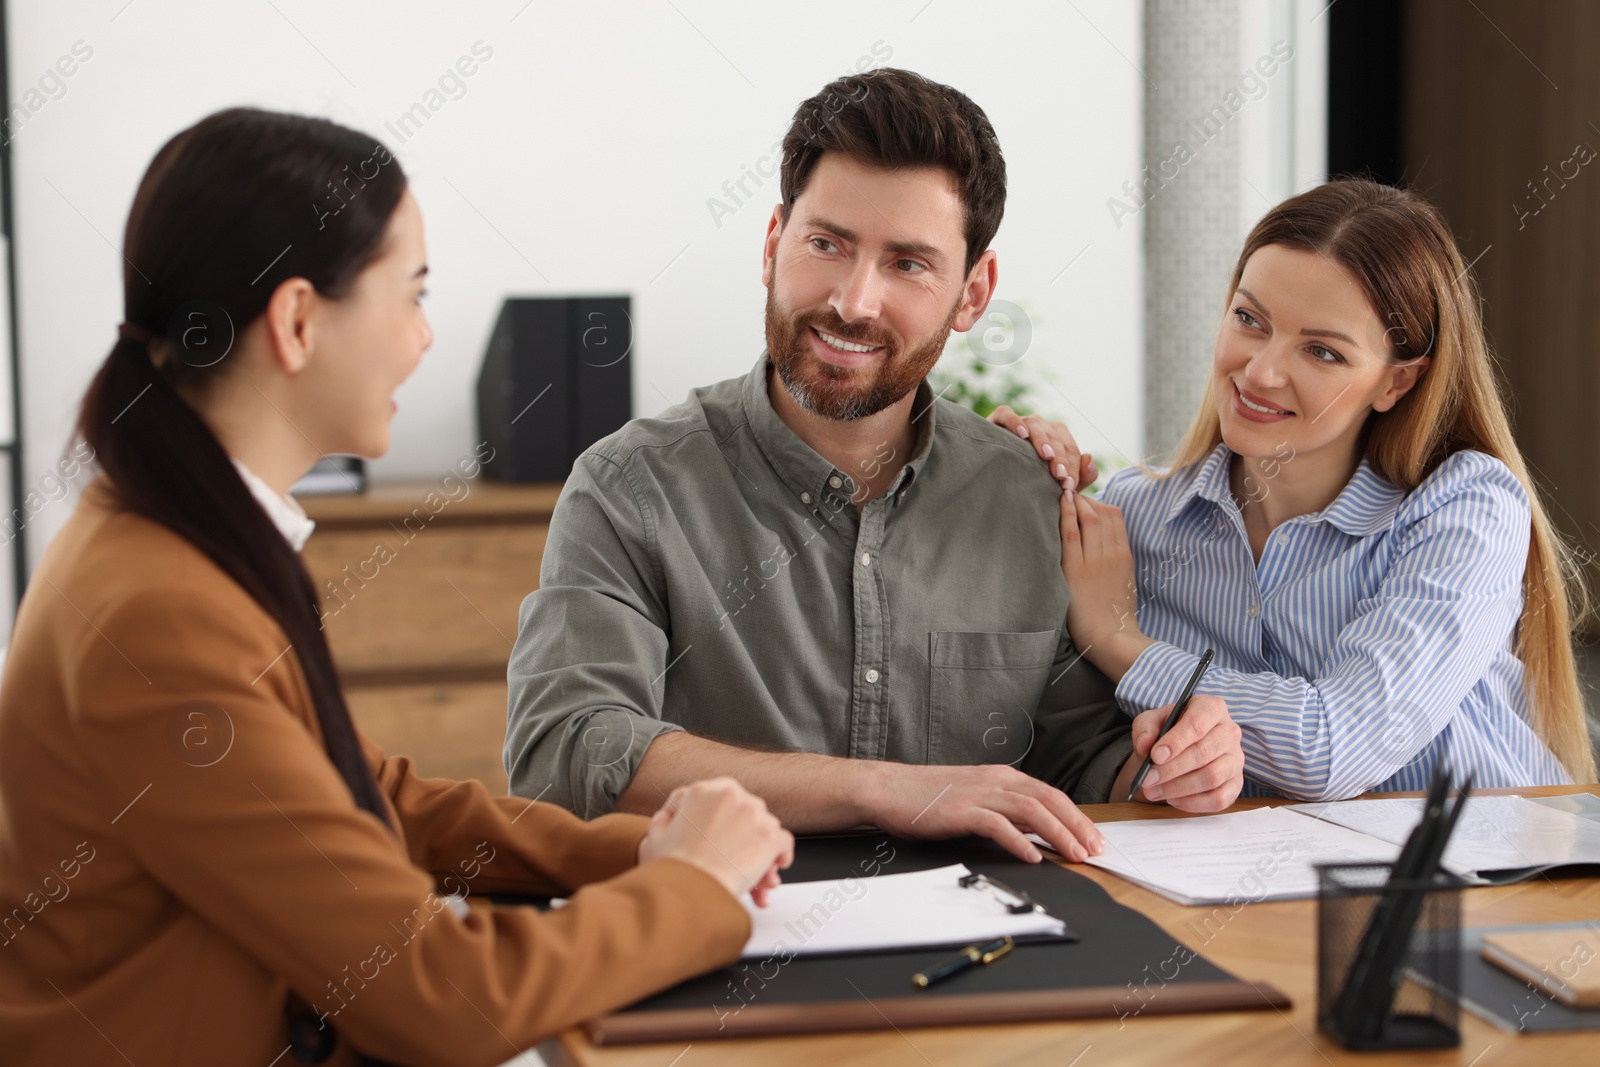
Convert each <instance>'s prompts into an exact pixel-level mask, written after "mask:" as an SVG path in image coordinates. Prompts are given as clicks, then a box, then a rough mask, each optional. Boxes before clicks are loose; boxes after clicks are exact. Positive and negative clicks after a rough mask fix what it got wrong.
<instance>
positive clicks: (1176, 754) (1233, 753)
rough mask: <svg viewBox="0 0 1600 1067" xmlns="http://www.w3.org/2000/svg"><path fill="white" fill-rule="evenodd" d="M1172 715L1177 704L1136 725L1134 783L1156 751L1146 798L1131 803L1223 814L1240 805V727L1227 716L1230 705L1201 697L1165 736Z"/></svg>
mask: <svg viewBox="0 0 1600 1067" xmlns="http://www.w3.org/2000/svg"><path fill="white" fill-rule="evenodd" d="M1171 714H1172V705H1171V704H1168V705H1166V706H1165V707H1160V708H1152V709H1150V710H1149V711H1146V712H1142V713H1141V714H1140V715H1139V716H1137V717H1136V718H1135V719H1134V720H1133V755H1131V756H1129V757H1128V764H1127V766H1126V767H1125V768H1124V773H1126V774H1127V776H1128V778H1129V780H1130V781H1131V779H1132V777H1133V773H1134V772H1135V771H1136V770H1137V768H1138V765H1139V764H1140V763H1142V762H1144V758H1145V756H1146V755H1148V754H1149V752H1150V748H1151V746H1155V750H1156V752H1155V760H1154V765H1153V766H1152V767H1151V768H1150V773H1149V774H1148V775H1146V776H1145V779H1144V785H1143V786H1142V787H1141V788H1140V790H1139V792H1140V793H1141V794H1143V795H1142V797H1136V798H1132V799H1144V800H1152V801H1162V800H1164V801H1166V802H1167V803H1168V804H1171V805H1172V806H1173V807H1175V808H1177V809H1178V810H1179V811H1188V812H1199V811H1222V810H1223V809H1224V808H1226V807H1228V806H1229V805H1231V804H1232V803H1233V802H1234V801H1235V800H1238V799H1239V793H1240V791H1241V790H1243V789H1244V748H1243V746H1242V745H1241V742H1240V738H1241V731H1240V730H1239V724H1238V723H1236V722H1234V721H1233V719H1232V718H1231V717H1230V716H1229V715H1228V705H1227V703H1226V702H1225V701H1224V700H1223V699H1222V698H1221V697H1216V696H1204V695H1201V694H1199V693H1196V694H1195V696H1194V698H1193V699H1191V700H1190V701H1189V710H1188V711H1186V712H1184V714H1183V718H1182V719H1179V720H1178V722H1177V724H1176V725H1174V726H1173V727H1172V729H1171V730H1169V731H1168V732H1167V734H1166V736H1165V737H1162V736H1160V735H1161V728H1162V727H1163V726H1165V725H1166V722H1167V718H1168V717H1169V716H1170V715H1171ZM1119 781H1120V779H1119ZM1123 788H1126V785H1123Z"/></svg>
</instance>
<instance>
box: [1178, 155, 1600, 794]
mask: <svg viewBox="0 0 1600 1067" xmlns="http://www.w3.org/2000/svg"><path fill="white" fill-rule="evenodd" d="M1266 245H1281V246H1284V247H1286V248H1292V249H1296V250H1298V251H1302V252H1309V253H1312V254H1314V255H1319V256H1324V257H1327V258H1329V259H1331V260H1333V261H1334V262H1336V263H1338V264H1340V265H1341V266H1343V267H1344V268H1345V269H1347V270H1348V271H1350V273H1352V274H1354V275H1355V277H1356V278H1357V279H1358V280H1359V281H1360V283H1361V285H1362V287H1363V288H1364V290H1365V292H1366V296H1367V299H1368V301H1370V302H1371V304H1372V306H1373V307H1374V308H1376V309H1380V314H1381V313H1383V312H1385V311H1386V312H1387V314H1386V315H1385V316H1384V317H1385V325H1386V326H1387V327H1388V331H1387V333H1386V335H1385V336H1386V339H1387V340H1388V341H1389V343H1390V345H1391V347H1392V349H1393V352H1392V356H1393V358H1394V359H1395V360H1396V361H1401V362H1403V361H1406V360H1411V359H1416V358H1417V357H1419V356H1425V355H1426V356H1431V357H1432V360H1431V362H1430V364H1429V366H1428V369H1427V373H1425V374H1423V375H1422V376H1421V378H1420V379H1419V380H1418V381H1417V384H1416V385H1415V386H1413V387H1412V389H1411V390H1410V392H1408V393H1406V395H1405V396H1404V397H1402V398H1401V399H1400V401H1399V402H1398V403H1397V404H1395V405H1394V407H1393V408H1391V409H1390V410H1388V411H1381V412H1373V413H1372V415H1370V416H1369V417H1368V420H1367V424H1366V427H1365V434H1366V457H1367V460H1368V461H1369V462H1370V463H1371V464H1372V469H1373V470H1374V471H1375V472H1377V474H1378V475H1379V476H1380V477H1382V478H1383V479H1384V480H1385V481H1388V482H1390V483H1391V484H1393V485H1395V486H1398V487H1399V488H1401V489H1403V490H1405V491H1406V492H1410V491H1411V490H1412V489H1415V488H1416V487H1417V485H1418V484H1420V483H1421V482H1422V480H1423V479H1424V478H1426V477H1427V476H1428V475H1429V474H1431V473H1432V472H1433V471H1434V469H1435V468H1437V467H1438V466H1439V464H1440V463H1442V462H1444V460H1445V459H1446V458H1447V457H1449V456H1450V455H1451V454H1452V453H1455V452H1459V451H1461V450H1463V449H1475V450H1476V451H1479V452H1484V453H1487V454H1488V455H1491V456H1493V457H1494V458H1496V459H1498V460H1499V461H1500V462H1502V463H1504V464H1505V465H1506V466H1507V467H1509V468H1511V471H1512V473H1513V474H1515V475H1516V476H1517V480H1518V481H1520V482H1521V483H1522V485H1523V487H1524V488H1525V489H1526V490H1527V493H1528V504H1529V507H1530V508H1531V510H1532V512H1533V529H1532V536H1531V538H1530V540H1529V543H1528V563H1527V566H1526V567H1525V568H1524V570H1523V574H1522V592H1523V606H1522V616H1521V618H1520V619H1519V620H1518V623H1517V640H1516V654H1517V658H1518V659H1520V660H1521V661H1522V663H1523V666H1524V679H1525V684H1526V688H1527V695H1528V708H1529V712H1530V714H1531V716H1532V720H1533V727H1534V729H1535V730H1536V731H1537V732H1538V734H1539V736H1540V737H1541V738H1542V739H1543V740H1544V743H1545V744H1546V745H1548V746H1549V748H1550V751H1551V752H1553V753H1555V756H1556V758H1557V759H1558V760H1560V761H1561V764H1562V766H1564V767H1565V768H1566V769H1567V772H1568V773H1569V774H1571V775H1572V777H1573V778H1574V779H1575V780H1576V781H1579V782H1592V781H1594V780H1595V763H1594V754H1593V751H1592V750H1591V748H1590V744H1589V732H1588V727H1587V723H1586V718H1585V715H1584V702H1583V692H1582V690H1581V689H1580V688H1579V686H1578V672H1577V666H1576V664H1575V662H1574V660H1573V651H1572V634H1573V630H1574V626H1575V623H1576V621H1577V620H1580V619H1582V618H1584V617H1586V616H1587V615H1588V612H1589V606H1590V605H1589V595H1588V590H1587V588H1586V587H1585V585H1584V584H1583V581H1582V577H1581V571H1580V568H1579V566H1578V564H1577V561H1576V558H1575V556H1574V553H1573V551H1572V549H1571V547H1570V546H1569V545H1568V544H1567V543H1566V542H1565V541H1564V540H1563V539H1562V537H1561V536H1560V535H1559V534H1558V533H1557V532H1556V531H1555V529H1554V527H1553V526H1552V525H1551V523H1550V517H1549V514H1548V513H1547V512H1546V510H1545V507H1544V503H1543V502H1542V500H1541V499H1540V495H1539V489H1538V486H1537V485H1535V484H1534V482H1533V479H1532V478H1530V477H1529V475H1528V467H1527V464H1526V463H1525V462H1524V461H1523V458H1522V453H1521V451H1520V450H1519V449H1518V448H1517V443H1516V440H1515V438H1514V437H1513V436H1512V434H1511V423H1510V420H1509V419H1508V418H1507V417H1506V410H1505V404H1504V402H1503V401H1502V399H1501V395H1500V389H1499V385H1498V382H1497V380H1496V378H1495V372H1494V367H1493V364H1492V362H1491V358H1490V354H1489V345H1488V341H1487V340H1486V338H1485V337H1484V333H1483V320H1482V317H1481V316H1480V314H1479V298H1478V290H1477V284H1476V282H1475V281H1474V280H1473V278H1472V276H1471V273H1470V272H1469V271H1468V269H1467V264H1465V263H1464V262H1463V261H1462V258H1461V252H1460V250H1459V249H1458V248H1457V247H1456V242H1455V238H1454V237H1453V236H1452V235H1451V233H1450V229H1449V227H1448V226H1447V225H1446V224H1445V222H1444V219H1443V218H1442V217H1441V216H1440V215H1439V213H1438V211H1436V210H1435V209H1434V208H1433V206H1432V205H1431V204H1429V203H1428V202H1427V201H1426V200H1424V199H1423V198H1422V197H1420V196H1418V195H1416V194H1415V193H1412V192H1409V191H1407V190H1404V189H1396V188H1394V187H1392V186H1387V185H1379V184H1377V183H1376V182H1370V181H1363V180H1355V179H1347V180H1341V181H1333V182H1328V183H1327V184H1324V185H1320V186H1318V187H1317V188H1315V189H1311V190H1309V191H1308V192H1305V193H1301V194H1300V195H1299V196H1296V197H1292V198H1290V199H1288V200H1286V201H1284V202H1283V203H1282V204H1279V205H1278V206H1277V207H1276V208H1274V209H1273V210H1272V211H1270V212H1268V213H1267V215H1266V216H1265V217H1264V218H1263V219H1262V220H1261V221H1260V222H1258V223H1256V226H1255V229H1253V230H1251V231H1250V236H1249V237H1248V238H1246V239H1245V243H1244V250H1243V251H1241V252H1240V253H1239V262H1238V264H1237V265H1236V266H1235V267H1234V270H1233V281H1232V282H1231V283H1230V284H1229V286H1228V301H1229V303H1230V304H1231V303H1232V300H1233V295H1234V290H1236V289H1237V288H1238V286H1239V279H1240V278H1241V277H1242V276H1243V275H1244V268H1245V263H1246V262H1248V261H1249V259H1250V256H1251V255H1252V254H1253V253H1254V252H1255V251H1256V250H1257V249H1259V248H1262V247H1263V246H1266ZM1221 442H1222V428H1221V424H1220V422H1219V420H1218V417H1217V409H1216V404H1215V403H1214V402H1213V399H1212V396H1211V391H1210V389H1209V388H1208V389H1207V391H1206V395H1205V397H1204V398H1203V399H1202V401H1201V404H1200V411H1199V413H1198V414H1197V415H1196V416H1195V420H1194V422H1193V423H1192V424H1191V425H1190V427H1189V430H1188V433H1187V434H1185V435H1184V438H1183V440H1182V441H1181V442H1179V444H1178V447H1177V449H1176V451H1175V452H1174V453H1173V456H1172V458H1171V462H1170V466H1169V468H1168V470H1169V471H1173V472H1176V471H1178V470H1182V469H1185V468H1190V467H1193V466H1194V465H1195V464H1197V463H1199V462H1201V461H1202V460H1204V459H1205V458H1206V457H1207V456H1208V455H1210V454H1211V452H1212V451H1213V450H1214V449H1215V448H1216V447H1217V445H1218V444H1220V443H1221Z"/></svg>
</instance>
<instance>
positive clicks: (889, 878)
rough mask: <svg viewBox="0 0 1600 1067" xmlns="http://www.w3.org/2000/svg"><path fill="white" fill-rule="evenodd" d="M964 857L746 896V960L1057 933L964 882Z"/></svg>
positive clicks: (1040, 917)
mask: <svg viewBox="0 0 1600 1067" xmlns="http://www.w3.org/2000/svg"><path fill="white" fill-rule="evenodd" d="M970 873H971V872H970V871H968V870H967V868H966V865H965V864H961V863H957V864H952V865H951V866H949V867H939V868H936V869H934V870H931V871H912V872H910V873H908V874H880V875H878V876H876V877H874V878H844V879H841V880H838V881H831V882H790V883H785V884H784V885H781V886H779V887H778V888H777V889H775V890H773V891H772V893H771V895H770V897H769V900H768V904H767V906H766V907H765V908H758V907H756V906H755V905H754V904H752V903H751V902H750V900H749V898H746V899H745V908H746V910H747V911H749V912H750V924H751V933H750V940H749V942H748V943H747V944H746V945H745V947H744V954H743V956H742V957H741V958H743V959H765V958H769V957H774V956H775V957H778V958H779V959H787V958H788V957H789V956H805V955H814V954H818V953H823V952H868V951H881V950H889V949H901V948H921V947H926V946H931V945H952V944H962V945H966V944H975V943H977V942H980V941H992V940H994V939H995V938H999V937H1007V936H1009V937H1023V936H1027V935H1030V934H1046V935H1053V936H1059V935H1061V934H1062V933H1064V932H1065V931H1066V924H1065V923H1064V922H1062V921H1061V920H1060V919H1057V918H1055V917H1054V916H1051V915H1047V914H1042V913H1040V912H1033V911H1030V912H1027V913H1025V914H1022V915H1012V914H1011V913H1010V912H1008V911H1007V910H1006V906H1005V903H1004V902H1003V901H1002V900H1000V899H998V898H997V897H996V896H994V895H993V894H991V893H988V892H985V891H984V890H983V889H981V888H964V887H963V886H962V885H961V878H962V877H963V876H965V875H967V874H970Z"/></svg>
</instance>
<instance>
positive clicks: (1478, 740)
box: [1102, 445, 1571, 800]
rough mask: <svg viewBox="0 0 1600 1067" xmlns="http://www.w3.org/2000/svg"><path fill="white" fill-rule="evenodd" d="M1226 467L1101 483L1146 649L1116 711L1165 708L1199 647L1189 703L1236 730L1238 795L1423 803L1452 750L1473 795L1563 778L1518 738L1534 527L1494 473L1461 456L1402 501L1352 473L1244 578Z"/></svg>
mask: <svg viewBox="0 0 1600 1067" xmlns="http://www.w3.org/2000/svg"><path fill="white" fill-rule="evenodd" d="M1232 455H1233V454H1232V453H1231V452H1230V451H1229V450H1228V448H1227V446H1226V445H1218V446H1217V449H1216V451H1214V452H1213V453H1212V454H1211V455H1210V456H1209V457H1207V458H1206V459H1205V460H1204V461H1203V462H1202V463H1200V464H1199V465H1198V467H1196V468H1194V469H1193V470H1192V471H1180V472H1179V473H1177V474H1175V475H1173V476H1172V477H1169V478H1164V479H1163V478H1152V477H1151V476H1150V475H1148V474H1146V473H1144V472H1143V471H1141V470H1139V469H1138V468H1131V469H1128V470H1124V471H1120V472H1118V473H1117V474H1116V476H1115V477H1113V478H1112V479H1111V480H1110V481H1109V482H1108V483H1107V484H1106V488H1105V491H1104V493H1103V495H1102V499H1104V500H1105V501H1106V502H1107V503H1110V504H1115V505H1116V506H1117V507H1119V508H1121V509H1122V511H1123V515H1124V516H1125V518H1126V520H1127V525H1128V536H1129V539H1130V541H1131V543H1132V548H1133V558H1134V565H1135V569H1136V574H1137V581H1138V588H1139V613H1138V619H1139V628H1140V630H1141V631H1143V632H1144V633H1145V634H1146V635H1147V636H1149V637H1151V638H1153V639H1154V640H1155V642H1156V644H1154V645H1152V646H1151V647H1149V648H1148V649H1146V650H1145V651H1144V652H1143V653H1141V654H1140V656H1139V658H1138V659H1137V660H1136V661H1135V662H1134V664H1133V667H1132V668H1131V669H1130V670H1129V671H1128V673H1127V674H1126V675H1125V676H1124V677H1123V678H1122V680H1121V682H1120V683H1118V685H1117V698H1118V700H1119V701H1120V702H1121V703H1122V706H1123V708H1124V709H1125V710H1127V711H1129V712H1130V713H1133V712H1137V711H1141V710H1143V709H1145V708H1150V707H1156V706H1158V705H1161V704H1165V703H1168V702H1170V701H1171V700H1173V699H1174V698H1175V697H1176V695H1177V693H1178V692H1179V690H1181V689H1182V688H1183V685H1184V683H1185V682H1186V681H1187V680H1188V676H1189V674H1190V672H1191V671H1193V669H1194V667H1195V664H1196V663H1197V662H1198V655H1197V654H1198V653H1199V652H1200V651H1201V650H1203V649H1205V648H1207V647H1211V648H1215V649H1216V659H1215V660H1214V661H1213V663H1212V666H1211V668H1210V670H1209V671H1207V673H1206V676H1205V680H1204V681H1203V682H1202V683H1201V685H1200V687H1199V691H1200V692H1203V693H1213V694H1216V695H1217V696H1220V697H1223V698H1224V699H1225V700H1227V702H1228V711H1229V713H1230V714H1231V715H1232V716H1233V719H1234V721H1235V722H1237V723H1238V724H1239V726H1240V728H1241V729H1242V731H1243V734H1244V739H1243V740H1244V752H1245V775H1246V783H1245V793H1246V795H1257V796H1259V795H1263V794H1274V793H1281V794H1284V795H1287V796H1293V797H1300V798H1302V799H1306V800H1329V799H1338V798H1343V797H1351V796H1355V795H1357V794H1360V793H1362V792H1365V791H1367V790H1380V791H1393V790H1401V789H1425V788H1427V785H1428V776H1429V774H1430V773H1431V772H1432V770H1433V765H1434V763H1435V761H1437V760H1438V759H1439V758H1440V757H1441V756H1444V755H1446V754H1448V756H1449V759H1450V763H1451V766H1452V767H1454V768H1455V770H1456V773H1457V774H1458V775H1459V774H1463V773H1464V772H1466V771H1467V770H1472V771H1474V772H1476V774H1477V785H1478V786H1480V787H1483V788H1488V787H1493V786H1534V785H1554V784H1560V783H1566V782H1569V781H1571V779H1570V777H1569V776H1568V775H1567V773H1566V772H1565V770H1564V769H1563V768H1562V766H1561V764H1560V763H1559V762H1558V761H1557V760H1556V758H1555V756H1554V755H1553V754H1552V753H1551V752H1550V750H1549V748H1547V747H1546V746H1545V744H1544V742H1543V741H1541V740H1540V739H1539V737H1538V735H1537V734H1536V733H1535V732H1534V730H1533V728H1532V726H1531V725H1530V724H1529V715H1528V704H1527V698H1526V696H1525V692H1524V688H1523V665H1522V661H1521V660H1519V659H1517V657H1516V655H1515V654H1514V652H1513V641H1514V640H1515V633H1516V627H1517V622H1518V619H1519V616H1520V615H1521V612H1522V575H1523V570H1524V567H1525V566H1526V563H1527V558H1528V539H1529V536H1530V532H1531V517H1530V512H1529V507H1528V496H1527V492H1526V490H1525V489H1524V488H1523V486H1522V484H1521V483H1520V482H1519V481H1518V480H1517V478H1516V476H1515V475H1513V474H1512V473H1511V471H1510V469H1509V468H1507V467H1506V466H1505V464H1503V463H1501V462H1500V461H1499V460H1496V459H1494V458H1492V457H1490V456H1487V455H1484V454H1483V453H1481V452H1471V451H1463V452H1457V453H1455V454H1454V455H1452V456H1450V457H1449V458H1448V459H1446V460H1445V461H1444V462H1443V463H1441V464H1440V465H1439V467H1438V469H1437V470H1435V471H1434V472H1433V473H1432V474H1430V475H1429V476H1428V477H1427V478H1426V479H1425V480H1424V481H1423V482H1422V484H1421V485H1419V486H1417V487H1416V489H1414V490H1413V491H1412V492H1410V493H1405V492H1403V491H1401V490H1400V489H1398V488H1396V487H1395V486H1393V485H1391V484H1390V483H1388V482H1386V481H1384V480H1383V479H1382V478H1380V477H1379V476H1378V475H1377V474H1376V473H1375V472H1374V471H1373V470H1372V468H1371V466H1370V465H1368V463H1367V461H1366V460H1362V462H1361V466H1360V467H1359V468H1357V470H1356V473H1355V475H1354V476H1353V477H1352V478H1351V479H1350V482H1349V483H1348V484H1347V485H1346V486H1345V488H1344V490H1343V491H1342V492H1341V493H1340V494H1339V496H1338V498H1337V499H1335V500H1334V502H1333V503H1332V504H1330V505H1329V506H1328V507H1327V508H1326V509H1324V510H1323V511H1320V512H1315V513H1313V514H1310V515H1301V516H1298V517H1297V518H1293V519H1290V520H1289V521H1287V522H1285V523H1283V524H1282V525H1281V526H1279V527H1278V528H1277V529H1275V530H1273V531H1272V533H1271V535H1270V536H1269V537H1268V538H1267V542H1266V546H1265V547H1264V548H1263V550H1262V553H1261V562H1260V563H1259V564H1257V563H1256V562H1255V560H1254V559H1253V558H1252V556H1251V553H1250V543H1249V540H1248V539H1247V537H1246V535H1245V529H1244V522H1243V520H1242V518H1241V517H1240V515H1239V509H1238V507H1237V506H1236V505H1235V503H1234V500H1233V495H1232V493H1231V491H1230V489H1229V482H1228V468H1229V461H1230V459H1231V458H1232ZM1265 484H1266V486H1267V492H1269V493H1270V492H1271V482H1270V480H1269V481H1267V482H1266V483H1265Z"/></svg>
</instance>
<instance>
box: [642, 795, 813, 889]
mask: <svg viewBox="0 0 1600 1067" xmlns="http://www.w3.org/2000/svg"><path fill="white" fill-rule="evenodd" d="M663 856H671V857H673V858H674V859H680V860H682V861H684V862H685V863H690V864H693V865H694V866H696V867H699V868H700V869H701V870H703V871H705V872H706V873H707V874H709V875H711V877H713V878H715V879H716V880H717V881H719V882H721V883H722V884H723V886H724V887H725V888H726V889H727V890H728V892H729V893H732V894H733V895H734V896H735V897H741V896H743V895H744V894H745V893H746V892H749V894H750V897H751V899H752V900H754V901H755V903H756V906H757V907H763V908H764V907H766V906H767V894H768V893H769V892H771V891H772V890H773V889H776V888H777V887H778V884H779V877H778V872H779V871H780V870H783V869H784V868H786V867H788V866H789V864H791V863H793V862H794V835H793V834H791V833H789V831H787V830H785V829H784V828H783V826H782V825H781V824H779V822H778V820H777V818H776V817H775V816H774V815H773V814H772V813H771V812H770V811H768V810H767V803H766V801H764V800H762V799H761V798H760V797H758V796H756V795H754V794H753V793H751V792H749V791H748V790H746V789H745V787H744V786H742V785H740V784H739V783H738V782H737V781H735V780H734V779H732V778H710V779H707V780H705V781H703V782H695V783H693V784H691V785H686V786H682V787H681V788H678V789H674V790H673V791H672V795H671V796H669V797H667V802H666V803H665V804H663V805H662V806H661V808H660V809H659V810H657V812H656V813H655V815H653V816H651V818H650V829H649V831H647V832H646V833H645V835H644V840H643V841H641V842H640V843H639V862H640V863H648V862H649V861H651V860H653V859H658V858H660V857H663Z"/></svg>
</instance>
